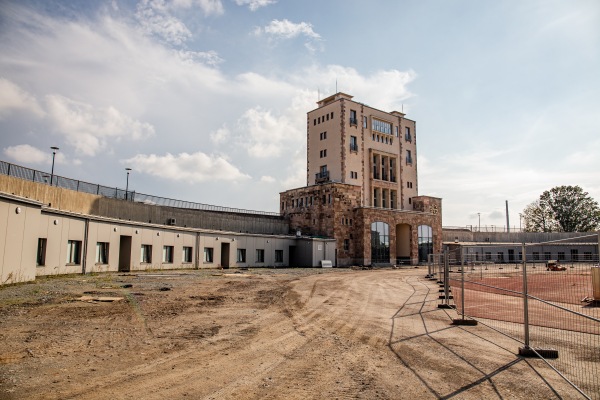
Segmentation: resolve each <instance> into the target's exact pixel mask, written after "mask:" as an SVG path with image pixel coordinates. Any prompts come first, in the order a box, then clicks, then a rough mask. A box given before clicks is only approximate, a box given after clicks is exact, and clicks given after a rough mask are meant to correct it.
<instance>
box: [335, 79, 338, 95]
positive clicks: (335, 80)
mask: <svg viewBox="0 0 600 400" xmlns="http://www.w3.org/2000/svg"><path fill="white" fill-rule="evenodd" d="M335 92H336V93H337V92H338V91H337V78H335Z"/></svg>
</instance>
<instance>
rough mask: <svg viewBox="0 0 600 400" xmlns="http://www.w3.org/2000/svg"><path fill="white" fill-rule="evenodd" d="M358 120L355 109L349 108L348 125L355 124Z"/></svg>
mask: <svg viewBox="0 0 600 400" xmlns="http://www.w3.org/2000/svg"><path fill="white" fill-rule="evenodd" d="M357 123H358V121H357V120H356V110H350V125H356V124H357Z"/></svg>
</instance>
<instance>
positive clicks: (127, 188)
mask: <svg viewBox="0 0 600 400" xmlns="http://www.w3.org/2000/svg"><path fill="white" fill-rule="evenodd" d="M125 171H127V184H126V185H125V200H128V196H127V193H128V191H129V171H131V168H129V167H127V168H125Z"/></svg>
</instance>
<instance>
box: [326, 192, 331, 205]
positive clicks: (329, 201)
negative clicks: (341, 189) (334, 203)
mask: <svg viewBox="0 0 600 400" xmlns="http://www.w3.org/2000/svg"><path fill="white" fill-rule="evenodd" d="M327 198H328V203H329V204H331V194H329V195H328V196H327Z"/></svg>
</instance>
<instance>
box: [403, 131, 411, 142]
mask: <svg viewBox="0 0 600 400" xmlns="http://www.w3.org/2000/svg"><path fill="white" fill-rule="evenodd" d="M404 140H406V141H407V142H412V135H411V134H410V133H407V134H405V135H404Z"/></svg>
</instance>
